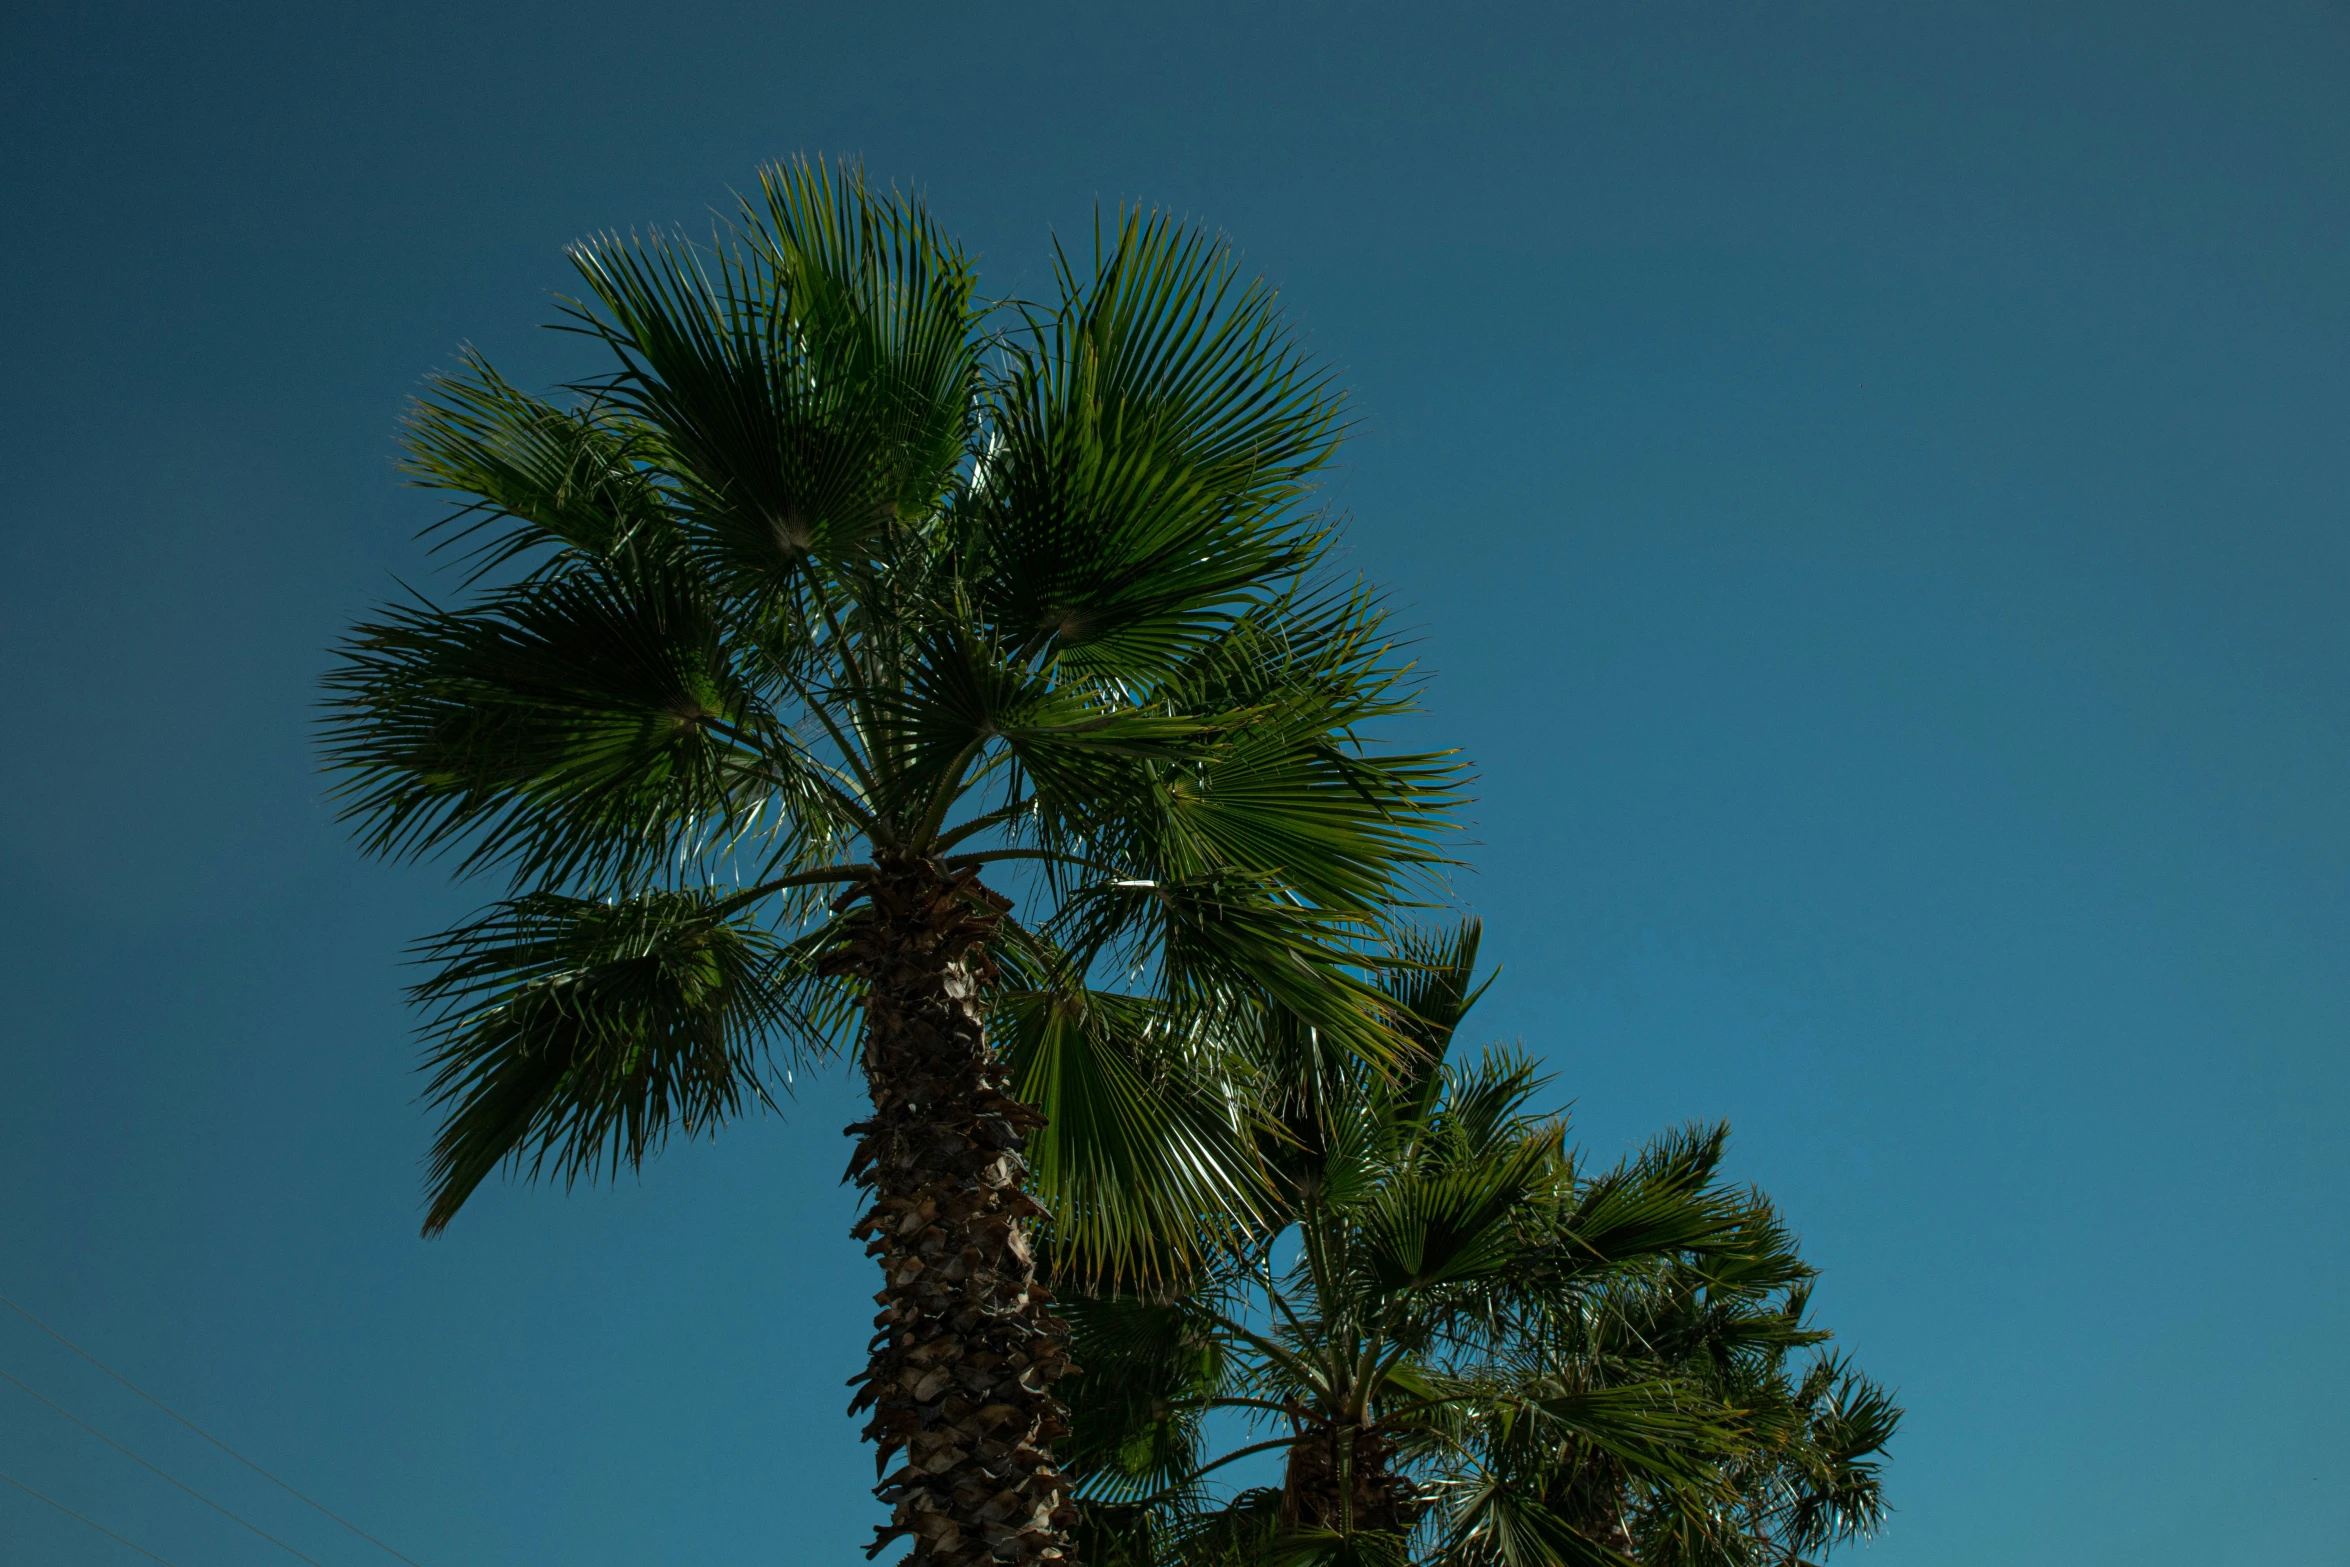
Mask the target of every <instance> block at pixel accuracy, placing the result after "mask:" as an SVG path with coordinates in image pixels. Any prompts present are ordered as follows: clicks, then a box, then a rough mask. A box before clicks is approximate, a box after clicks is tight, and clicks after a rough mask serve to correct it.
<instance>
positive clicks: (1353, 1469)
mask: <svg viewBox="0 0 2350 1567" xmlns="http://www.w3.org/2000/svg"><path fill="white" fill-rule="evenodd" d="M1392 1453H1393V1449H1392V1447H1391V1445H1390V1443H1389V1442H1388V1440H1387V1438H1386V1437H1385V1436H1384V1435H1382V1434H1381V1432H1380V1431H1379V1429H1378V1428H1377V1427H1376V1426H1352V1427H1339V1426H1316V1427H1315V1428H1314V1429H1312V1430H1310V1431H1308V1432H1307V1433H1306V1434H1305V1436H1304V1437H1303V1438H1302V1439H1300V1440H1299V1441H1297V1442H1295V1443H1293V1444H1292V1445H1291V1446H1290V1449H1289V1463H1288V1469H1287V1473H1286V1474H1284V1475H1283V1477H1282V1482H1281V1515H1282V1522H1283V1523H1285V1524H1287V1525H1288V1526H1289V1527H1291V1528H1293V1529H1330V1530H1335V1531H1338V1532H1340V1533H1373V1534H1393V1535H1403V1534H1408V1533H1410V1532H1411V1528H1412V1525H1413V1524H1414V1523H1415V1522H1416V1521H1418V1519H1419V1516H1420V1503H1419V1498H1418V1496H1417V1495H1416V1494H1415V1487H1414V1486H1413V1485H1412V1484H1411V1482H1410V1481H1408V1480H1406V1479H1404V1478H1403V1477H1402V1476H1401V1475H1398V1474H1397V1473H1396V1472H1395V1471H1394V1469H1393V1468H1392V1467H1391V1460H1392Z"/></svg>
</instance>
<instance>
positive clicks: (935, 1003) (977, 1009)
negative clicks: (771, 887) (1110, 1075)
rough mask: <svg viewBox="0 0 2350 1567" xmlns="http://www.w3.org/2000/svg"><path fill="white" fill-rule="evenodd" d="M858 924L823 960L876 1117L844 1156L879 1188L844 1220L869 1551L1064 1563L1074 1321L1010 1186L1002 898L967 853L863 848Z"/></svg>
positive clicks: (938, 1558)
mask: <svg viewBox="0 0 2350 1567" xmlns="http://www.w3.org/2000/svg"><path fill="white" fill-rule="evenodd" d="M866 896H867V906H866V911H865V914H864V928H863V930H862V931H861V932H860V933H859V935H858V936H857V937H856V939H855V940H854V941H852V942H851V944H850V945H849V946H848V947H847V948H845V949H843V950H842V951H841V952H839V953H838V954H836V955H835V956H834V958H833V959H832V960H831V963H830V964H829V965H828V966H829V967H832V968H834V969H836V970H844V971H850V972H854V973H856V974H858V975H859V976H860V977H861V978H862V979H863V980H864V981H865V984H866V987H867V990H866V1002H865V1006H866V1023H865V1078H866V1083H867V1085H868V1087H869V1088H870V1089H871V1091H872V1096H873V1117H872V1119H871V1120H867V1121H860V1122H859V1123H857V1124H856V1125H855V1126H852V1127H850V1128H849V1133H850V1135H851V1136H854V1137H856V1138H857V1140H858V1141H857V1149H856V1153H855V1155H854V1156H853V1157H852V1158H851V1160H850V1162H849V1173H850V1174H851V1175H852V1176H853V1177H855V1178H856V1180H857V1181H858V1183H859V1184H860V1185H862V1186H864V1187H866V1188H867V1189H868V1190H870V1191H871V1192H872V1194H873V1199H874V1201H873V1207H872V1209H871V1211H870V1212H868V1213H867V1214H866V1215H865V1217H864V1218H863V1219H862V1220H860V1221H859V1222H858V1224H857V1226H856V1229H855V1230H854V1231H853V1232H852V1233H854V1234H856V1235H858V1236H860V1237H864V1238H865V1239H866V1247H865V1249H866V1251H867V1252H868V1253H870V1254H871V1255H873V1256H874V1257H876V1258H877V1259H879V1261H880V1263H881V1272H882V1289H881V1293H880V1294H878V1295H876V1296H875V1297H874V1299H875V1300H877V1301H878V1302H879V1303H880V1305H881V1312H880V1314H879V1315H878V1316H876V1317H875V1318H874V1319H873V1322H874V1326H875V1328H876V1329H878V1330H879V1331H877V1332H876V1333H875V1334H874V1336H873V1343H872V1347H871V1352H872V1360H871V1363H870V1364H869V1365H868V1366H867V1368H866V1369H865V1371H864V1372H863V1373H862V1374H861V1376H859V1377H858V1378H857V1379H856V1380H858V1381H861V1382H862V1383H863V1384H864V1386H863V1387H862V1388H861V1389H859V1391H858V1393H857V1397H856V1400H855V1402H854V1403H852V1404H851V1405H850V1406H849V1408H850V1412H851V1413H855V1412H856V1411H858V1410H860V1409H865V1408H870V1409H871V1410H872V1412H873V1413H872V1419H871V1420H870V1421H869V1422H868V1423H867V1425H866V1427H865V1437H866V1439H867V1440H868V1441H871V1442H873V1443H875V1444H876V1445H877V1448H878V1453H877V1455H876V1467H877V1468H879V1469H884V1470H886V1469H887V1468H888V1466H889V1463H890V1460H891V1459H892V1458H893V1457H902V1458H903V1460H904V1461H903V1462H902V1463H901V1464H900V1466H899V1467H898V1469H897V1471H896V1472H895V1473H893V1474H890V1475H888V1476H887V1478H885V1479H884V1480H883V1481H882V1482H881V1484H880V1485H878V1486H876V1487H875V1494H877V1495H878V1496H880V1497H881V1499H882V1500H883V1501H885V1502H887V1503H889V1505H890V1508H891V1518H890V1522H889V1524H888V1525H887V1526H886V1527H884V1528H882V1529H880V1530H879V1531H878V1537H877V1538H876V1539H875V1540H874V1542H873V1544H872V1546H871V1547H870V1548H868V1550H867V1551H866V1554H867V1555H868V1556H872V1555H876V1554H878V1553H879V1552H880V1551H881V1550H882V1549H883V1548H884V1547H885V1546H887V1545H888V1544H889V1542H890V1541H892V1540H893V1539H897V1538H899V1537H900V1536H908V1537H911V1539H912V1541H913V1551H912V1552H911V1554H909V1555H908V1556H907V1557H906V1558H905V1559H904V1561H905V1567H964V1564H967V1563H968V1564H978V1563H989V1564H1003V1563H1023V1564H1024V1563H1047V1562H1049V1563H1055V1564H1058V1567H1074V1563H1075V1560H1076V1553H1075V1551H1074V1550H1073V1549H1072V1548H1071V1546H1070V1543H1069V1542H1070V1530H1071V1527H1072V1526H1073V1525H1074V1523H1075V1521H1076V1516H1077V1514H1076V1509H1075V1508H1074V1507H1073V1506H1072V1505H1071V1503H1070V1501H1069V1496H1068V1486H1067V1484H1066V1482H1065V1481H1064V1480H1063V1479H1062V1477H1061V1473H1060V1470H1059V1468H1058V1467H1057V1466H1056V1465H1055V1463H1054V1461H1053V1457H1052V1450H1051V1444H1052V1442H1053V1439H1054V1438H1056V1437H1059V1436H1061V1435H1063V1434H1064V1433H1065V1431H1066V1430H1067V1421H1066V1411H1065V1410H1064V1409H1063V1407H1062V1405H1061V1402H1060V1401H1059V1400H1058V1399H1057V1398H1055V1397H1054V1396H1053V1393H1052V1384H1053V1383H1054V1381H1055V1380H1056V1379H1058V1378H1059V1377H1061V1376H1062V1375H1064V1374H1065V1373H1066V1372H1067V1371H1068V1370H1069V1359H1068V1343H1069V1329H1068V1325H1067V1324H1066V1323H1064V1322H1062V1321H1061V1319H1060V1318H1058V1317H1056V1316H1054V1315H1053V1314H1052V1309H1051V1296H1050V1295H1049V1294H1048V1293H1047V1292H1046V1290H1045V1289H1044V1287H1043V1286H1042V1285H1041V1284H1039V1283H1038V1282H1037V1278H1036V1263H1035V1260H1034V1257H1033V1255H1032V1253H1031V1252H1030V1249H1029V1242H1028V1235H1027V1221H1028V1220H1029V1219H1031V1218H1034V1217H1036V1216H1038V1215H1039V1214H1040V1213H1041V1212H1042V1210H1041V1209H1039V1208H1038V1207H1037V1206H1036V1204H1035V1203H1034V1202H1033V1201H1032V1200H1031V1199H1030V1198H1029V1196H1028V1194H1027V1193H1026V1192H1025V1191H1024V1190H1022V1185H1023V1182H1024V1179H1025V1177H1026V1175H1027V1172H1028V1166H1027V1163H1026V1161H1025V1160H1024V1159H1022V1157H1021V1153H1020V1150H1021V1147H1022V1145H1023V1144H1024V1143H1025V1142H1026V1140H1027V1134H1028V1133H1029V1132H1030V1131H1033V1130H1034V1129H1035V1128H1037V1127H1038V1126H1041V1125H1042V1124H1043V1117H1042V1116H1041V1115H1039V1114H1038V1113H1037V1112H1036V1111H1035V1110H1033V1109H1031V1108H1030V1107H1029V1106H1027V1105H1024V1104H1022V1103H1020V1102H1019V1101H1018V1100H1016V1099H1014V1098H1012V1097H1011V1096H1010V1095H1009V1094H1008V1093H1006V1092H1005V1089H1006V1087H1007V1084H1008V1082H1009V1076H1008V1074H1007V1073H1006V1071H1005V1069H1004V1068H1003V1066H1002V1065H1001V1064H999V1063H998V1062H997V1060H996V1058H995V1052H994V1051H993V1050H991V1049H990V1048H989V1047H988V1043H987V1033H986V1018H985V1013H984V1011H983V1009H982V1006H981V1003H980V999H979V993H980V987H981V984H982V982H983V981H984V979H985V978H986V965H987V954H986V943H987V939H988V937H989V935H990V933H991V932H992V931H993V929H994V927H995V924H996V921H997V920H998V918H999V917H1000V916H1001V914H1002V911H1003V910H1005V909H1007V908H1009V907H1010V906H1011V905H1010V904H1009V903H1008V902H1006V901H1005V900H1004V899H1002V898H1000V897H997V896H996V895H995V894H994V893H991V892H989V891H987V890H986V889H985V888H983V887H981V886H979V884H978V882H977V880H976V873H974V872H964V873H962V874H960V875H955V876H949V875H948V874H947V873H945V872H944V871H943V870H942V869H940V867H939V866H937V865H936V864H935V863H934V862H932V861H928V860H921V859H912V858H895V859H885V858H882V857H878V856H877V857H876V860H875V865H874V878H873V880H872V882H871V883H870V885H869V887H868V889H867V894H866Z"/></svg>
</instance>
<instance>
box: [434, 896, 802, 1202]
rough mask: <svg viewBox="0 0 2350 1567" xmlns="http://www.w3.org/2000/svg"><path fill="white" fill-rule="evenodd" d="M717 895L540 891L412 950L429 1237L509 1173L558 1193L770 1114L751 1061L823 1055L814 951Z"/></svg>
mask: <svg viewBox="0 0 2350 1567" xmlns="http://www.w3.org/2000/svg"><path fill="white" fill-rule="evenodd" d="M739 904H740V899H739V896H738V895H730V894H729V893H728V891H727V890H726V889H698V890H693V891H681V892H652V893H645V894H640V895H638V896H636V897H634V898H629V899H626V900H619V901H613V902H604V901H599V900H596V899H589V898H575V897H566V896H562V895H560V894H555V893H537V894H533V895H530V896H527V897H523V898H518V899H514V900H511V901H508V902H505V903H501V904H498V905H495V906H494V907H492V908H491V909H489V910H488V911H486V912H485V913H484V914H483V915H481V916H480V917H478V918H476V919H474V920H473V921H471V922H469V923H467V924H464V925H460V926H458V927H456V928H455V929H453V930H449V931H446V932H443V933H442V934H440V935H438V936H435V937H432V938H430V939H429V940H427V941H425V942H423V943H420V945H419V956H420V960H421V961H424V962H426V963H428V964H430V965H431V966H432V969H433V972H432V973H431V974H430V975H429V976H428V977H427V978H426V979H424V980H423V981H421V982H420V983H418V984H417V985H416V986H415V987H414V988H413V990H412V992H411V993H412V995H413V996H414V998H415V999H416V1001H417V1002H418V1003H419V1004H421V1005H423V1006H424V1007H426V1008H427V1009H428V1010H429V1015H430V1022H429V1024H428V1025H427V1028H426V1037H427V1040H428V1042H429V1044H430V1047H431V1056H430V1061H429V1070H430V1071H431V1074H432V1076H431V1081H430V1085H429V1087H428V1088H427V1095H428V1097H429V1098H430V1100H431V1101H432V1103H433V1104H435V1105H436V1106H438V1107H439V1108H440V1110H441V1111H442V1117H443V1119H442V1125H441V1132H440V1136H439V1138H438V1139H437V1140H436V1141H435V1143H434V1145H433V1154H432V1162H431V1173H430V1186H431V1190H432V1204H431V1209H430V1211H429V1213H428V1215H427V1217H426V1220H425V1230H426V1233H428V1234H430V1233H432V1232H434V1231H437V1230H440V1229H443V1228H445V1227H446V1226H447V1225H448V1223H449V1221H450V1219H451V1218H453V1217H454V1216H455V1215H456V1212H457V1210H458V1208H459V1207H460V1206H462V1205H463V1203H464V1201H465V1199H466V1198H467V1197H468V1196H470V1195H471V1194H472V1192H473V1190H474V1188H475V1187H477V1186H478V1185H480V1184H481V1182H482V1181H483V1180H484V1179H485V1178H486V1177H487V1176H488V1175H489V1174H490V1173H491V1172H492V1171H493V1170H495V1169H496V1168H497V1167H498V1166H499V1165H500V1164H501V1163H504V1162H506V1161H508V1160H513V1161H515V1162H516V1163H517V1164H519V1165H523V1166H526V1167H527V1168H528V1169H529V1170H530V1172H531V1173H532V1174H534V1175H536V1174H538V1173H540V1172H542V1171H545V1170H549V1169H551V1170H552V1171H553V1172H554V1173H555V1174H558V1175H560V1176H562V1177H563V1178H565V1179H566V1180H572V1179H576V1178H577V1177H579V1176H580V1175H583V1174H586V1175H594V1174H596V1173H597V1172H599V1171H600V1170H617V1169H618V1168H619V1167H620V1166H621V1165H623V1164H627V1165H635V1164H638V1163H641V1162H642V1161H643V1159H644V1158H645V1157H646V1156H647V1154H649V1153H650V1152H652V1151H653V1150H654V1149H655V1148H657V1147H658V1146H659V1145H660V1144H661V1142H662V1141H663V1140H664V1139H665V1138H666V1137H667V1136H668V1135H669V1134H670V1132H671V1131H673V1130H674V1131H680V1132H683V1133H685V1134H686V1135H687V1136H689V1137H691V1136H706V1135H708V1134H709V1133H711V1132H712V1131H714V1130H716V1128H717V1127H718V1126H719V1125H720V1124H721V1123H723V1122H725V1121H727V1120H729V1119H731V1118H733V1117H734V1116H736V1115H738V1114H739V1113H741V1111H742V1110H743V1109H744V1107H745V1105H746V1104H747V1103H750V1102H753V1101H763V1100H765V1099H766V1096H767V1091H766V1089H765V1087H764V1086H763V1085H762V1083H761V1078H760V1073H761V1065H762V1063H761V1053H762V1052H763V1051H766V1050H770V1049H775V1048H781V1049H783V1050H785V1051H786V1052H788V1053H790V1055H791V1056H793V1057H798V1056H803V1055H816V1056H821V1055H824V1054H829V1053H830V1052H831V1051H832V1050H833V1049H834V1048H835V1047H836V1044H837V1041H838V1038H839V1035H840V1032H841V1029H842V1027H843V1025H844V1023H845V1022H846V1012H845V1009H844V1008H843V1007H842V1006H841V1004H840V1002H839V1001H838V999H836V998H835V997H833V996H832V995H831V994H829V993H827V992H825V991H822V990H817V989H815V988H813V987H812V985H811V983H810V981H811V979H812V977H813V973H814V967H813V964H812V963H811V961H810V958H809V955H810V952H811V951H812V950H814V948H815V947H817V946H820V945H821V940H822V936H821V933H818V935H817V936H816V937H813V938H804V939H803V941H802V942H801V943H797V944H787V943H785V942H783V941H780V940H779V939H777V938H776V937H775V936H773V935H771V934H770V933H768V932H767V931H765V930H763V929H761V928H760V927H759V926H758V925H757V924H755V923H752V922H751V921H749V920H748V919H746V918H744V917H742V914H741V911H740V908H739Z"/></svg>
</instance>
